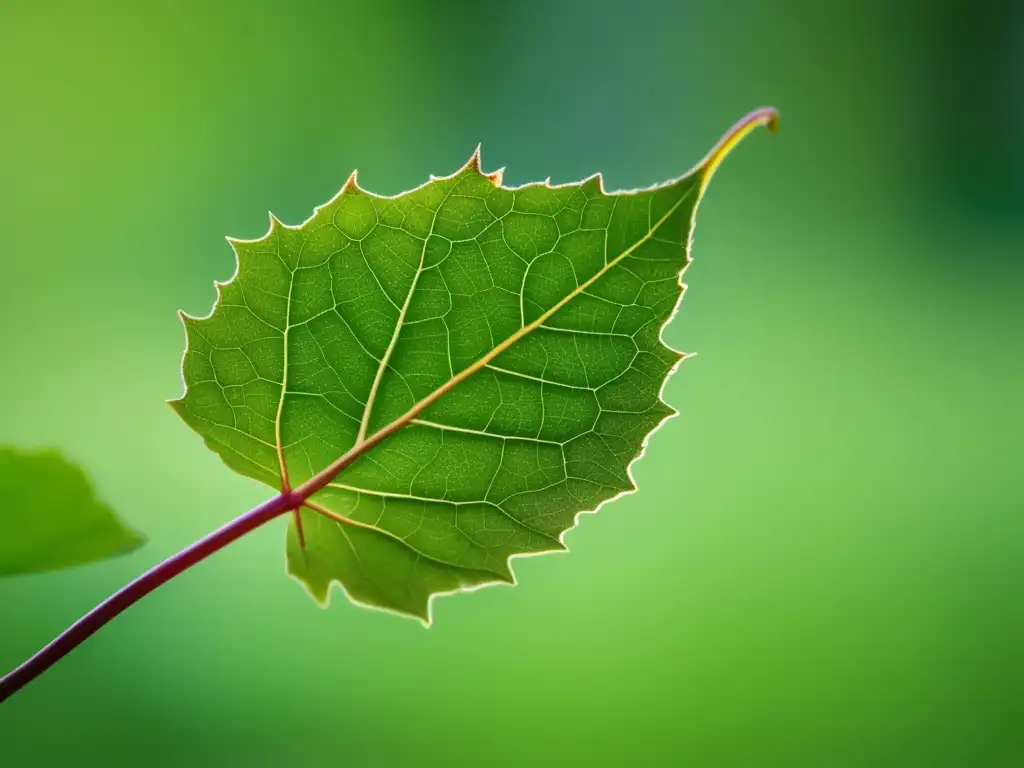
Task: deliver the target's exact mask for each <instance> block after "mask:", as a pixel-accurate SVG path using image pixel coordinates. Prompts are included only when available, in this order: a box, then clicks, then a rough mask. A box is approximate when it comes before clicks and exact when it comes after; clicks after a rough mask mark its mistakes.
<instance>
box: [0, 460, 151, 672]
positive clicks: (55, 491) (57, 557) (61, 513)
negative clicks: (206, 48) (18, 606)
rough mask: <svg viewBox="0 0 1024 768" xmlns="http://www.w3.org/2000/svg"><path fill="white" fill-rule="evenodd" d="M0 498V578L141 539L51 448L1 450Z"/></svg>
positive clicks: (94, 556)
mask: <svg viewBox="0 0 1024 768" xmlns="http://www.w3.org/2000/svg"><path fill="white" fill-rule="evenodd" d="M0 499H2V500H3V509H2V511H0V576H15V575H19V574H26V573H39V572H41V571H53V570H60V569H63V568H69V567H71V566H75V565H84V564H86V563H91V562H94V561H96V560H104V559H106V558H108V557H113V556H115V555H122V554H125V553H127V552H130V551H132V550H133V549H136V548H138V547H139V546H141V545H142V543H143V542H144V541H145V539H143V538H142V537H141V536H140V535H139V534H137V533H135V531H132V530H131V529H129V528H128V527H127V526H125V525H124V523H122V522H121V521H120V520H118V518H117V516H116V515H115V514H114V512H113V511H112V510H111V509H110V507H108V506H107V505H106V504H104V503H103V502H101V501H99V500H98V499H97V498H96V497H95V494H94V493H93V490H92V488H91V487H90V486H89V480H88V478H86V476H85V474H84V473H83V472H82V470H81V469H79V468H78V467H76V466H75V465H74V464H71V463H70V462H69V461H68V460H67V459H65V458H64V457H63V456H61V455H60V453H59V452H57V451H54V450H48V451H32V452H26V451H19V450H16V449H14V448H10V447H6V446H0ZM10 618H12V619H13V618H15V617H10ZM4 671H5V672H6V670H4Z"/></svg>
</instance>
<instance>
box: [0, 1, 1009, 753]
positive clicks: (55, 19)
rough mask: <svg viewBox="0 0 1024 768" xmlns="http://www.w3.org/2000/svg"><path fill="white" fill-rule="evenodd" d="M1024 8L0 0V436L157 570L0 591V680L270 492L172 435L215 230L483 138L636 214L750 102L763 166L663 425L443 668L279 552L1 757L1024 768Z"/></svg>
mask: <svg viewBox="0 0 1024 768" xmlns="http://www.w3.org/2000/svg"><path fill="white" fill-rule="evenodd" d="M1016 6H1019V4H1013V3H1010V2H1008V0H974V1H973V2H971V3H967V2H965V0H937V1H936V2H931V3H926V2H924V1H923V0H910V1H909V2H906V3H900V4H892V3H883V2H882V1H881V0H861V1H860V2H854V0H836V2H833V3H816V2H811V0H780V2H777V3H772V4H766V3H758V2H753V0H737V2H734V3H729V4H723V3H720V2H713V1H712V0H689V1H688V2H670V1H669V0H661V1H660V2H655V1H654V0H634V1H633V2H629V3H611V2H604V1H602V0H591V1H590V2H584V0H576V1H575V2H551V3H539V2H525V3H505V2H497V0H481V1H480V2H474V3H469V2H452V3H447V4H444V5H443V6H442V5H432V4H422V3H413V2H412V1H411V0H409V1H408V2H398V1H397V0H387V1H385V2H380V3H358V4H357V3H328V2H326V0H318V1H313V0H292V1H291V2H288V3H285V2H284V1H283V0H252V2H248V3H242V2H237V1H233V2H218V3H201V2H198V0H183V1H182V2H178V3H174V4H171V3H169V2H154V3H150V4H146V5H145V6H137V5H132V4H129V3H126V2H118V1H117V0H96V2H93V3H84V2H71V0H63V1H60V0H42V1H34V2H28V0H7V2H5V3H3V4H2V6H0V73H2V74H0V77H2V78H3V87H4V107H3V119H2V120H0V167H2V168H3V173H4V180H5V182H6V183H5V184H3V185H2V187H0V203H2V205H0V211H2V214H0V215H2V217H3V232H4V237H3V239H2V243H0V275H2V279H0V324H2V325H0V327H3V329H4V331H3V335H2V338H3V344H4V360H5V369H4V376H3V377H0V440H3V441H4V442H10V443H15V444H21V445H45V444H59V445H62V446H66V448H67V450H68V451H69V453H70V454H71V455H74V456H76V457H79V459H80V460H81V462H82V463H83V465H84V466H85V468H86V470H87V471H88V472H89V474H90V476H91V477H93V478H94V479H95V482H96V485H97V486H98V490H99V493H100V494H101V495H102V497H103V498H104V499H106V500H108V501H109V502H110V503H111V505H112V506H114V507H115V508H116V509H119V510H123V511H124V512H125V514H127V515H129V516H130V517H131V519H132V520H133V522H135V523H136V524H137V525H138V526H139V527H140V529H142V530H145V531H147V533H148V534H149V535H150V537H151V542H150V544H149V545H148V546H147V547H146V548H145V549H144V550H142V551H140V552H138V553H135V554H133V555H131V556H129V557H126V558H121V559H118V560H114V561H111V562H109V563H107V564H103V565H97V566H93V567H90V568H88V569H83V570H81V571H76V572H75V573H74V575H73V576H72V575H70V574H51V575H42V576H38V577H35V578H33V579H30V580H29V579H19V580H16V581H15V580H10V581H6V582H4V583H3V584H0V605H2V606H3V612H4V613H3V616H4V627H5V629H4V631H3V633H2V634H0V666H3V667H4V668H10V667H13V666H14V665H16V664H18V663H20V662H21V661H23V660H24V658H25V657H27V656H28V655H29V654H31V653H32V652H34V651H35V650H37V648H38V647H39V646H40V645H41V644H42V643H44V642H46V641H48V640H49V639H50V638H51V637H52V636H53V635H54V634H56V633H57V632H59V631H60V630H61V629H63V628H64V627H65V626H66V625H67V624H68V623H69V622H70V621H72V620H73V619H75V618H77V617H78V615H80V614H81V613H82V612H83V611H84V610H86V609H88V608H89V607H91V606H92V605H93V604H94V603H95V602H96V601H97V600H99V599H101V598H102V597H105V596H106V595H107V594H108V593H109V592H110V591H112V590H113V589H115V588H117V587H118V586H120V585H121V584H122V583H123V582H125V581H127V580H128V579H130V578H132V577H133V576H135V575H137V574H138V573H139V572H140V571H141V570H143V569H144V568H146V567H147V566H149V565H151V564H153V563H154V562H156V561H157V560H158V559H159V558H160V557H163V556H165V555H169V554H171V553H172V552H174V551H176V550H177V549H179V548H180V547H182V546H184V545H186V544H188V543H190V542H191V541H193V540H194V539H196V538H197V537H199V536H201V535H203V534H205V533H207V532H209V531H210V530H211V529H213V528H214V527H216V526H217V525H219V524H221V523H222V522H224V521H226V520H227V519H229V518H230V517H233V516H235V515H237V514H239V513H240V512H242V511H244V510H245V509H247V508H249V507H250V506H252V505H254V504H255V503H258V502H259V501H262V500H263V498H264V497H265V492H264V491H263V490H262V489H261V488H259V487H258V486H257V484H255V483H252V482H251V481H247V480H245V479H244V478H241V477H233V476H232V475H231V474H230V473H225V472H224V471H223V468H222V467H221V466H220V462H219V460H218V459H217V458H216V457H215V456H213V455H212V454H210V453H209V452H208V451H205V450H204V449H203V447H202V444H201V442H200V440H199V439H198V438H197V437H195V436H194V435H192V434H190V433H189V431H188V430H187V429H184V428H183V427H182V426H181V425H180V423H178V421H177V419H176V417H175V416H174V414H173V413H172V412H171V411H170V409H169V408H167V407H166V406H165V405H163V402H162V401H163V400H164V399H166V398H171V397H176V396H178V395H179V394H180V392H181V381H180V377H179V372H178V362H179V360H180V357H181V352H182V349H183V345H184V336H183V333H182V330H181V327H180V324H179V323H178V320H177V318H176V316H175V311H176V310H177V309H178V308H179V307H180V308H184V309H185V310H187V311H189V312H192V313H195V314H204V313H205V312H207V311H208V310H209V308H210V306H211V304H212V302H213V298H214V287H213V280H214V279H227V278H228V277H230V275H231V273H232V270H233V267H234V259H233V256H232V253H231V249H230V247H229V246H228V244H227V243H225V242H224V240H223V237H224V236H225V235H232V236H235V237H243V238H246V237H247V238H251V237H258V236H259V235H261V234H262V233H263V232H265V231H266V225H267V217H266V210H267V209H271V210H273V211H274V212H275V213H276V214H277V215H279V216H280V217H281V218H282V220H283V221H285V222H287V223H297V222H299V221H302V220H303V219H304V218H305V217H306V216H308V215H309V213H310V212H311V211H312V208H313V206H314V205H316V204H318V203H320V202H322V201H323V200H326V199H328V198H329V197H330V196H331V195H333V194H334V193H335V192H336V191H337V190H338V188H339V187H340V185H341V184H342V183H343V181H344V180H345V178H346V177H347V175H348V173H349V171H351V170H352V168H354V167H357V166H358V168H359V169H360V182H361V183H362V184H364V185H365V186H366V187H367V188H370V189H374V190H376V191H379V192H381V193H395V192H399V191H401V190H403V189H408V188H410V187H412V186H415V185H417V184H419V183H421V182H423V181H424V180H425V179H426V178H427V176H428V174H430V173H447V172H450V171H452V170H454V169H455V168H457V167H458V166H459V165H460V164H461V163H462V162H463V161H464V160H465V158H466V157H467V156H468V154H469V152H471V151H472V149H473V147H475V146H476V144H477V143H478V142H483V164H484V166H485V167H487V168H495V167H499V166H507V171H506V176H505V179H506V182H507V183H509V184H518V183H523V182H526V181H533V180H537V179H543V178H545V177H547V176H549V175H550V176H551V177H552V180H553V181H554V182H564V181H572V180H576V179H580V178H582V177H584V176H586V175H589V174H590V173H593V172H594V171H598V170H600V171H602V172H604V174H605V180H606V183H607V185H608V188H609V189H618V188H632V187H637V186H642V185H646V184H650V183H652V182H655V181H658V180H660V179H663V178H667V177H669V176H672V175H674V174H677V173H680V172H682V171H684V170H686V169H687V168H689V167H690V166H691V165H693V163H695V162H696V161H697V160H699V159H700V157H702V156H703V153H704V152H705V151H706V150H707V148H708V147H709V146H710V145H711V143H712V142H713V141H714V140H715V139H716V138H717V137H718V136H719V135H720V133H721V132H722V131H723V130H724V129H725V128H727V127H728V126H729V125H730V124H731V123H732V122H733V121H734V120H735V119H736V118H738V117H739V116H740V115H742V114H743V113H744V112H746V111H747V110H749V109H750V108H752V107H755V106H759V105H761V104H765V103H768V104H773V105H775V106H777V107H779V108H780V109H781V111H782V117H783V128H782V131H781V132H780V133H779V134H778V136H775V137H772V138H771V139H769V138H768V137H766V136H763V135H762V136H758V137H756V138H754V139H752V140H750V141H749V142H747V143H745V144H744V145H743V146H741V147H740V148H739V149H738V150H737V152H736V153H735V154H734V155H733V156H732V157H730V160H729V163H727V164H725V165H724V166H723V168H722V169H721V171H720V173H719V174H717V175H716V178H715V182H714V184H713V185H712V186H711V188H710V189H709V191H708V195H707V198H706V200H705V201H704V203H703V204H702V208H701V221H700V223H699V226H698V231H697V234H696V239H695V250H694V257H695V262H694V264H693V266H692V267H691V269H690V270H689V271H688V272H687V281H688V282H689V284H690V290H689V291H688V292H687V296H686V299H685V301H684V302H683V307H682V310H681V312H680V314H679V316H678V318H677V319H676V321H675V322H674V323H673V325H672V328H671V331H670V332H669V334H668V335H667V338H666V341H667V342H668V343H669V344H670V345H672V346H674V347H676V348H679V349H684V350H686V351H696V352H699V353H700V354H699V355H698V357H696V358H695V359H694V360H692V361H690V362H689V363H687V364H686V365H685V366H683V368H682V369H681V370H680V372H679V375H678V376H676V377H674V379H673V381H672V382H671V384H670V386H669V387H668V389H667V391H666V393H665V394H666V399H667V400H668V401H669V402H670V403H671V404H672V405H674V406H675V407H676V408H678V409H679V410H680V411H681V414H682V415H681V416H680V417H679V418H677V419H674V420H673V421H671V422H670V423H669V424H668V425H666V427H665V429H663V430H661V431H660V432H659V433H658V434H657V435H656V437H655V438H654V441H653V442H654V443H655V444H654V445H652V447H651V452H650V454H649V456H648V457H647V458H646V459H645V461H643V462H641V464H639V465H638V467H637V473H636V477H637V482H638V483H639V485H640V487H641V492H640V493H638V494H636V495H634V496H631V497H629V498H627V499H623V500H621V501H620V502H617V503H616V504H615V505H614V507H609V508H608V509H607V510H605V513H604V514H602V515H599V516H596V517H589V518H586V519H585V520H584V521H583V524H582V525H581V527H580V528H579V530H577V531H575V532H574V533H573V534H572V535H571V536H569V537H567V543H568V545H569V547H570V549H571V550H572V551H571V553H570V554H569V555H568V558H569V559H566V558H564V557H553V558H535V559H531V560H528V561H524V562H522V563H521V564H520V566H519V575H520V582H521V583H520V586H519V587H517V588H516V589H514V590H485V591H483V592H481V593H480V594H478V595H475V596H474V598H473V599H472V600H452V599H449V600H441V601H439V602H438V604H437V606H436V609H437V613H436V617H437V622H436V626H435V627H434V628H433V629H432V630H430V631H429V632H426V631H424V630H423V629H422V628H420V627H418V626H416V625H415V624H412V623H411V622H400V621H395V620H394V618H393V617H389V616H384V615H378V614H374V613H372V612H367V611H359V610H357V609H355V608H351V607H348V606H346V605H344V604H343V603H338V604H336V605H335V606H334V607H333V608H332V609H331V610H330V611H326V612H320V611H315V610H310V607H309V605H308V601H306V600H304V599H301V595H297V594H296V590H295V585H294V584H292V583H291V582H290V581H289V580H288V579H283V578H281V573H282V570H283V567H284V565H283V556H282V552H281V541H282V539H283V537H284V521H281V525H279V526H278V525H270V526H267V527H266V528H265V529H264V530H260V531H258V532H256V533H254V534H252V535H251V536H248V537H246V539H245V540H244V541H243V542H240V543H239V544H237V545H235V546H233V547H231V548H229V549H228V550H226V551H224V552H222V553H220V554H219V555H218V556H217V557H216V558H213V559H211V560H210V561H209V562H207V563H204V564H203V565H202V566H201V567H199V568H197V569H196V570H195V571H194V572H192V573H190V574H188V575H186V576H184V577H183V578H181V579H180V580H177V581H176V583H174V584H172V585H170V586H169V587H167V588H166V589H162V590H160V591H159V592H158V593H156V594H155V595H153V596H151V597H150V598H148V599H147V600H146V601H144V602H143V603H142V604H140V605H138V606H136V607H135V608H133V609H132V611H130V612H129V613H127V614H126V615H124V616H123V617H121V618H119V619H118V620H117V622H116V623H115V624H114V625H112V626H111V627H109V628H108V629H106V630H105V631H104V632H103V633H102V634H101V635H98V636H97V637H96V638H94V639H93V640H91V641H90V642H89V643H88V644H86V645H85V646H83V647H82V648H81V649H79V650H78V651H76V652H75V654H73V655H72V656H70V657H69V658H68V659H66V660H65V661H63V662H62V663H61V665H60V667H58V668H56V669H54V670H52V671H51V672H50V673H48V674H47V675H46V676H45V677H43V678H41V679H40V680H39V681H38V682H37V683H35V684H34V685H33V686H31V687H30V688H28V689H26V690H25V691H23V692H22V693H21V694H19V695H18V696H17V697H16V698H14V699H12V700H11V701H10V702H9V703H8V704H7V705H6V706H5V707H4V708H3V710H2V711H0V745H2V755H3V757H4V758H7V759H5V760H3V762H4V763H5V764H12V765H54V764H71V765H104V766H119V765H138V764H139V763H140V762H144V763H146V764H147V765H154V766H160V765H180V764H181V763H182V762H188V763H189V764H190V765H196V766H205V765H224V764H229V765H231V764H250V765H252V764H256V765H292V764H295V762H297V761H298V762H301V761H306V762H311V763H318V764H324V763H332V762H336V761H337V760H339V759H342V758H340V757H339V756H343V759H344V760H346V761H347V762H349V763H351V764H354V765H388V766H390V765H478V764H479V763H480V762H481V760H482V759H483V757H482V756H486V757H487V761H488V763H489V764H491V765H522V764H524V763H529V764H533V765H544V764H548V765H565V764H571V763H573V762H578V763H588V764H593V765H598V764H610V765H623V764H645V765H678V764H693V765H700V766H720V765H721V766H726V765H741V766H749V765H756V766H762V765H785V766H797V765H830V766H845V765H849V766H865V765H871V766H878V765H894V766H902V767H904V768H905V767H906V766H928V767H929V768H938V767H940V766H965V765H969V766H1002V765H1013V764H1017V763H1020V762H1021V760H1024V729H1022V728H1021V727H1020V712H1021V711H1024V605H1022V603H1021V600H1020V584H1021V581H1022V577H1024V558H1022V556H1021V553H1022V548H1024V517H1022V515H1021V509H1022V507H1024V477H1022V475H1024V473H1022V472H1021V466H1020V461H1021V460H1020V435H1021V433H1022V428H1024V409H1022V407H1021V404H1020V392H1021V391H1022V388H1024V360H1022V358H1021V355H1020V345H1021V336H1022V331H1024V302H1022V301H1021V299H1020V297H1021V289H1022V287H1024V260H1022V258H1021V256H1022V254H1024V188H1022V180H1024V165H1022V164H1024V151H1022V131H1021V127H1020V126H1021V125H1022V122H1021V120H1020V116H1021V110H1022V109H1024V96H1022V94H1024V89H1022V88H1021V83H1022V82H1024V63H1022V60H1021V56H1020V52H1021V51H1022V50H1024V19H1022V13H1021V9H1020V8H1019V7H1016ZM652 542H654V543H653V544H652ZM570 559H571V561H572V562H569V560H570ZM8 617H17V619H16V620H12V619H9V618H8ZM55 721H57V722H60V723H61V724H62V725H61V728H62V738H61V739H54V738H53V736H52V724H53V723H54V722H55Z"/></svg>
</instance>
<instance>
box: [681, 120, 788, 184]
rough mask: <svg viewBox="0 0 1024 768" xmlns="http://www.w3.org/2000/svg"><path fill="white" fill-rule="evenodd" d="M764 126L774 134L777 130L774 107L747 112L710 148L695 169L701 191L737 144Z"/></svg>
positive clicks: (777, 121)
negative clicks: (699, 179)
mask: <svg viewBox="0 0 1024 768" xmlns="http://www.w3.org/2000/svg"><path fill="white" fill-rule="evenodd" d="M761 126H764V127H765V128H767V129H768V131H769V132H771V133H775V132H776V131H778V129H779V111H778V110H777V109H775V107H760V108H758V109H755V110H754V111H752V112H748V113H747V114H746V115H744V116H743V117H741V118H740V119H739V120H737V121H736V123H735V124H734V125H733V126H732V127H731V128H730V129H729V130H728V131H726V132H725V134H724V135H723V136H722V138H720V139H719V140H718V143H717V144H715V146H714V147H712V148H711V151H710V152H708V153H707V155H706V156H705V157H704V159H703V160H702V161H701V162H700V165H698V166H697V167H698V168H699V170H700V173H701V189H703V188H705V187H707V185H708V182H709V181H711V177H712V176H714V174H715V171H716V170H718V166H719V165H721V164H722V161H723V160H724V159H725V157H726V155H728V154H729V153H730V152H731V151H732V150H733V149H734V148H735V147H736V145H737V144H739V143H740V142H741V141H742V140H743V139H744V138H746V136H747V135H749V134H750V133H751V131H753V130H754V129H755V128H759V127H761Z"/></svg>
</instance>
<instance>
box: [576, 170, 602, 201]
mask: <svg viewBox="0 0 1024 768" xmlns="http://www.w3.org/2000/svg"><path fill="white" fill-rule="evenodd" d="M580 186H581V187H582V188H583V189H589V190H593V191H595V192H599V193H600V194H602V195H603V194H605V191H604V177H603V176H602V175H601V172H600V171H598V172H597V173H595V174H594V175H593V176H588V177H587V178H585V179H584V180H583V181H582V183H581V184H580Z"/></svg>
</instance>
